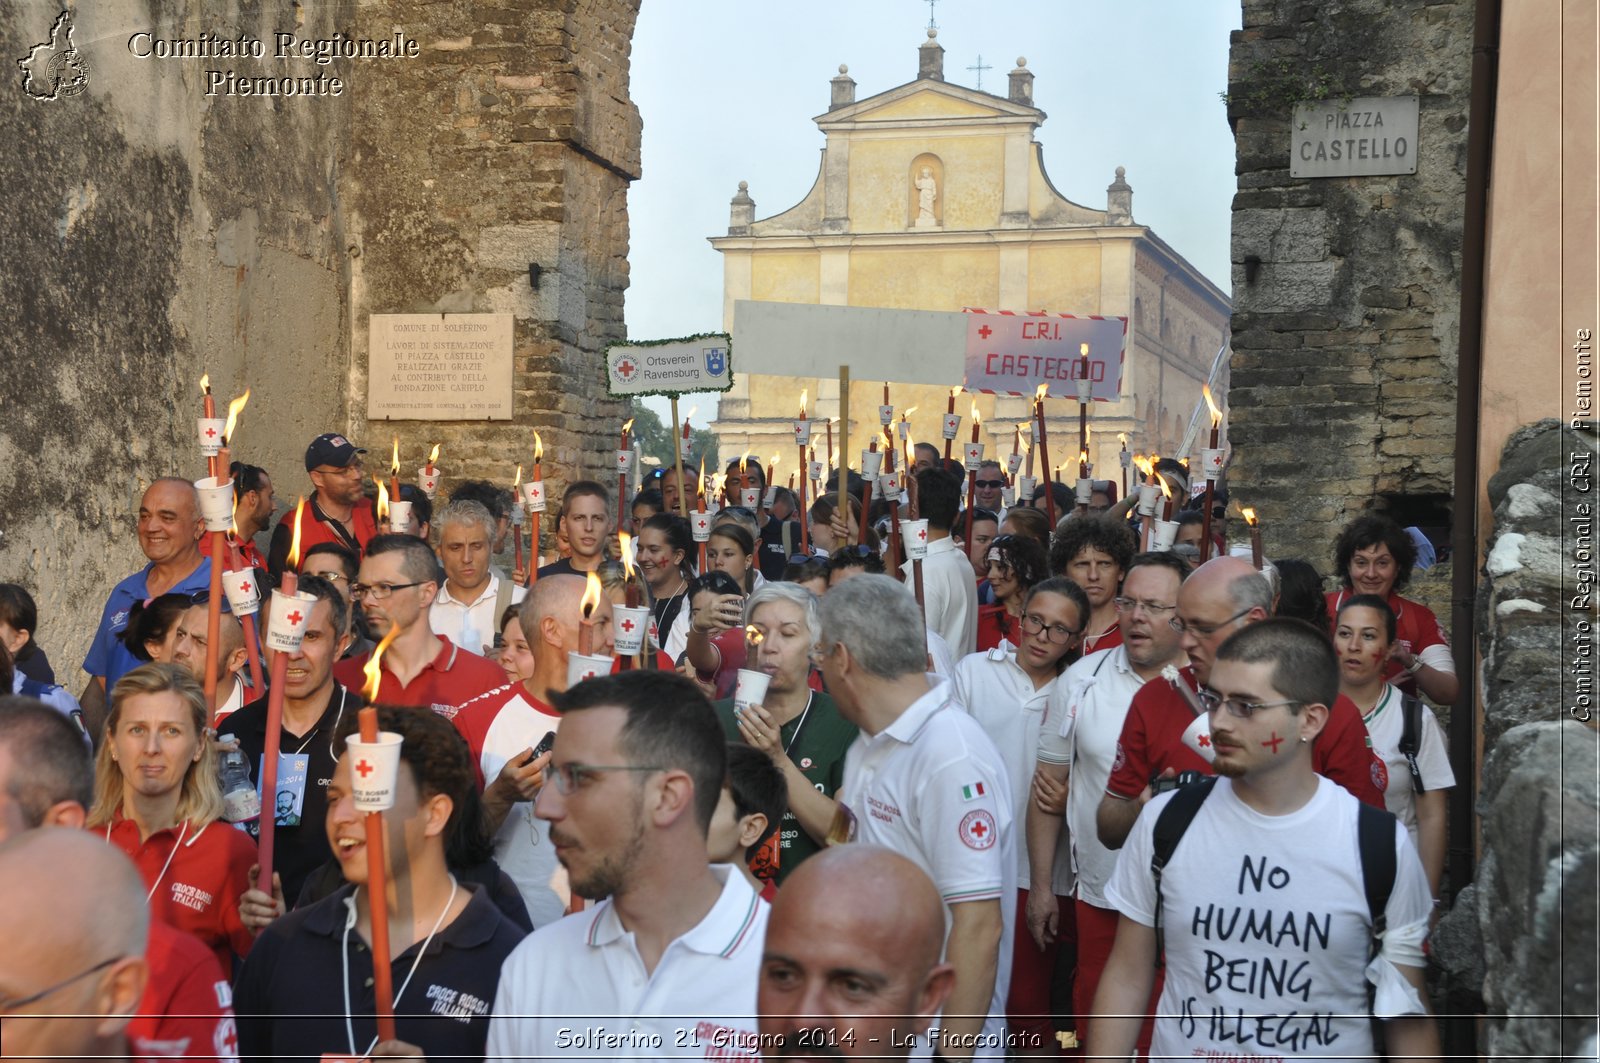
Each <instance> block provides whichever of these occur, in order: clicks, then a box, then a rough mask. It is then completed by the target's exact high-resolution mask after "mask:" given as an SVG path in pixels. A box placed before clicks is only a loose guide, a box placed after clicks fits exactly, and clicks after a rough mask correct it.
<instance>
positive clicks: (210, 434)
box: [206, 428, 217, 439]
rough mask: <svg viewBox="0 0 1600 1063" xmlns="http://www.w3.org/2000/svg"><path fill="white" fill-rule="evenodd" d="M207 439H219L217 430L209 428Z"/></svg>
mask: <svg viewBox="0 0 1600 1063" xmlns="http://www.w3.org/2000/svg"><path fill="white" fill-rule="evenodd" d="M206 438H207V439H215V438H217V430H216V429H215V428H207V429H206Z"/></svg>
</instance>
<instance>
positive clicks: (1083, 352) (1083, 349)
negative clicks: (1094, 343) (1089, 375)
mask: <svg viewBox="0 0 1600 1063" xmlns="http://www.w3.org/2000/svg"><path fill="white" fill-rule="evenodd" d="M1078 357H1079V358H1087V357H1089V345H1088V344H1087V343H1080V344H1078Z"/></svg>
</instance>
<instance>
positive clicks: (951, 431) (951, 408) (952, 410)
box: [944, 384, 961, 461]
mask: <svg viewBox="0 0 1600 1063" xmlns="http://www.w3.org/2000/svg"><path fill="white" fill-rule="evenodd" d="M959 394H961V385H960V384H957V385H956V386H955V387H953V388H951V389H950V399H949V401H948V402H946V403H945V408H944V460H945V461H949V460H950V444H951V443H953V442H955V438H956V433H957V432H959V431H961V415H960V414H958V413H956V396H957V395H959Z"/></svg>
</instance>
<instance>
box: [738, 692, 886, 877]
mask: <svg viewBox="0 0 1600 1063" xmlns="http://www.w3.org/2000/svg"><path fill="white" fill-rule="evenodd" d="M712 708H714V709H716V710H717V718H718V719H720V720H721V721H722V730H723V733H724V734H726V735H727V736H728V741H730V742H742V741H744V738H743V736H741V735H740V734H739V723H738V721H737V720H736V719H734V715H733V701H732V699H727V700H724V701H719V702H716V703H715V704H714V705H713V706H712ZM858 733H859V732H858V731H857V730H856V725H855V724H853V723H851V722H849V721H848V720H846V719H845V718H844V717H842V716H840V715H839V706H838V705H836V704H835V703H834V700H833V699H832V698H830V697H829V696H828V695H826V694H821V693H817V692H815V691H813V692H812V694H811V698H810V700H809V701H807V702H806V708H805V711H803V712H802V713H801V714H800V715H799V716H796V717H795V718H794V719H792V720H790V721H789V722H788V723H786V724H784V725H783V726H782V727H781V728H779V729H778V736H779V741H781V742H782V743H783V748H784V750H785V751H786V752H787V754H788V756H789V759H790V760H792V761H794V764H795V767H797V768H799V769H800V774H801V775H804V776H805V777H806V780H807V781H808V782H810V783H811V785H812V786H814V787H816V789H817V792H818V793H820V794H823V795H824V796H826V797H832V796H833V795H834V794H836V793H838V792H839V787H840V786H841V785H843V784H844V757H845V753H846V752H848V751H849V749H850V743H852V742H854V741H855V740H856V735H857V734H858ZM821 849H822V845H821V844H820V843H818V842H817V840H816V839H814V838H812V837H811V835H810V834H808V833H806V829H805V828H804V827H802V826H800V821H799V820H798V819H796V818H795V816H794V812H793V811H792V810H786V811H785V812H784V814H783V822H782V823H781V824H780V825H779V827H778V875H777V880H776V881H777V882H778V884H779V885H780V886H781V885H782V884H783V880H784V879H785V878H787V877H788V876H789V874H790V873H791V872H793V871H794V869H795V868H797V867H799V866H800V862H801V861H802V860H804V859H806V858H807V857H808V856H811V855H813V854H814V853H817V852H819V851H821Z"/></svg>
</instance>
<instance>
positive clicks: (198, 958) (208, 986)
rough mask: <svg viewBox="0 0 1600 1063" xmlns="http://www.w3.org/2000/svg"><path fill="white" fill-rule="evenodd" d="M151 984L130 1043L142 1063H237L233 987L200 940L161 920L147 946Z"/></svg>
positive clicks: (156, 922) (133, 1023) (130, 1030)
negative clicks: (178, 1062)
mask: <svg viewBox="0 0 1600 1063" xmlns="http://www.w3.org/2000/svg"><path fill="white" fill-rule="evenodd" d="M144 958H145V962H146V963H147V964H149V966H150V980H149V981H148V982H146V983H145V987H144V996H142V997H140V998H139V1010H138V1012H137V1013H136V1014H135V1015H134V1017H133V1021H131V1022H129V1023H128V1043H129V1047H131V1048H132V1049H133V1055H134V1056H135V1057H136V1058H139V1059H183V1060H186V1061H187V1063H237V1061H238V1057H239V1030H238V1027H237V1026H236V1025H235V1023H234V1017H233V986H232V984H231V981H230V979H229V978H228V977H227V976H226V975H224V974H223V973H222V968H221V967H219V966H217V958H216V957H215V956H213V955H212V954H211V950H210V949H208V948H206V947H205V946H204V945H202V944H201V943H200V942H199V940H198V939H196V938H195V937H194V936H192V935H190V934H185V933H184V932H183V931H181V930H174V929H173V928H172V927H170V926H168V925H167V924H166V923H163V922H161V921H160V920H159V919H158V920H154V921H152V922H151V924H150V938H149V941H148V942H147V943H146V945H145V951H144Z"/></svg>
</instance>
